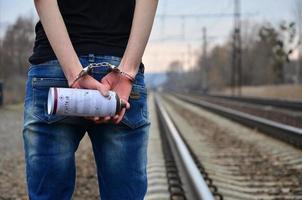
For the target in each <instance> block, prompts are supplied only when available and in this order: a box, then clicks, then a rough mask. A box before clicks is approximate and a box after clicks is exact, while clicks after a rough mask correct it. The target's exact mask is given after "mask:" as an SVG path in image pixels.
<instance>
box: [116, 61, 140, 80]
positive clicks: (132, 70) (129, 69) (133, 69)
mask: <svg viewBox="0 0 302 200" xmlns="http://www.w3.org/2000/svg"><path fill="white" fill-rule="evenodd" d="M138 66H139V65H136V64H131V65H126V64H122V63H121V64H120V65H119V67H118V68H119V69H120V71H122V72H125V73H126V74H128V75H130V76H131V77H133V78H135V76H136V74H137V72H138Z"/></svg>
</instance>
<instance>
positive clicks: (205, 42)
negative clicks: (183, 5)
mask: <svg viewBox="0 0 302 200" xmlns="http://www.w3.org/2000/svg"><path fill="white" fill-rule="evenodd" d="M202 38H203V45H202V62H201V63H202V64H201V82H202V83H201V87H202V92H203V93H207V92H208V63H207V62H208V61H207V57H208V56H207V48H208V40H207V28H206V27H203V28H202Z"/></svg>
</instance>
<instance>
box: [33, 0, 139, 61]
mask: <svg viewBox="0 0 302 200" xmlns="http://www.w3.org/2000/svg"><path fill="white" fill-rule="evenodd" d="M58 5H59V9H60V12H61V14H62V16H63V19H64V22H65V25H66V27H67V31H68V34H69V36H70V39H71V42H72V44H73V47H74V49H75V50H76V53H77V55H78V56H80V55H87V54H89V53H93V54H96V55H112V56H118V57H122V56H123V54H124V51H125V48H126V45H127V42H128V39H129V34H130V29H131V25H132V19H133V14H134V7H135V0H58ZM35 32H36V39H35V44H34V49H33V54H32V55H31V56H30V58H29V62H30V63H32V64H39V63H42V62H46V61H48V60H52V59H56V56H55V54H54V52H53V50H52V48H51V46H50V43H49V41H48V39H47V37H46V34H45V32H44V29H43V26H42V24H41V22H40V21H39V22H38V23H37V24H36V26H35Z"/></svg>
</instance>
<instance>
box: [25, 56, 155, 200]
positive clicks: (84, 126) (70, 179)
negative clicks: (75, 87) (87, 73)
mask: <svg viewBox="0 0 302 200" xmlns="http://www.w3.org/2000/svg"><path fill="white" fill-rule="evenodd" d="M79 59H80V61H81V63H82V65H83V66H87V65H88V64H89V63H98V62H109V63H111V64H114V65H117V66H118V64H119V62H120V58H118V57H113V56H94V55H93V54H92V55H89V56H80V57H79ZM108 72H109V68H108V67H106V66H105V67H99V68H96V69H94V70H93V74H92V76H93V77H94V78H95V79H97V80H100V79H101V78H102V77H104V76H105V75H106V74H107V73H108ZM49 87H68V83H67V80H66V78H65V76H64V73H63V71H62V69H61V66H60V65H59V63H58V61H57V60H51V61H48V62H45V63H42V64H38V65H31V66H30V68H29V69H28V77H27V82H26V95H25V100H24V127H23V139H24V150H25V161H26V180H27V188H28V195H29V198H30V199H31V200H36V199H38V200H44V199H51V200H69V199H71V198H72V194H73V191H74V187H75V175H76V172H75V170H76V168H75V151H76V150H77V148H78V145H79V143H80V141H81V139H82V138H83V136H84V135H85V132H87V133H88V135H89V137H90V140H91V142H92V147H93V152H94V156H95V162H96V166H97V175H98V183H99V190H100V194H101V199H102V200H128V199H129V200H142V199H143V198H144V196H145V194H146V190H147V174H146V165H147V143H148V133H149V127H150V121H149V112H148V108H147V89H146V86H145V83H144V72H143V71H142V70H140V71H139V72H138V74H137V75H136V77H135V82H134V84H133V87H132V93H133V94H134V95H130V98H129V103H130V105H131V108H130V109H129V110H127V111H126V113H125V115H124V118H123V120H122V121H121V123H119V124H117V125H116V124H113V123H106V124H94V122H92V121H90V120H87V119H85V118H83V117H75V116H56V115H48V114H47V95H48V90H49Z"/></svg>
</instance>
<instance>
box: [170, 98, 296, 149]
mask: <svg viewBox="0 0 302 200" xmlns="http://www.w3.org/2000/svg"><path fill="white" fill-rule="evenodd" d="M174 95H175V96H176V97H178V98H180V99H182V100H184V101H186V102H189V103H191V104H194V105H197V106H199V107H203V108H205V109H207V110H210V111H212V112H215V113H218V114H220V115H222V116H225V117H227V118H229V119H232V120H234V121H237V122H240V123H242V124H244V125H247V126H249V127H252V128H257V129H258V130H260V131H263V132H264V133H266V134H268V135H270V136H272V137H274V138H278V139H280V140H282V141H285V142H288V143H290V144H292V145H295V146H296V147H299V148H302V129H301V128H297V127H293V126H290V125H287V124H283V123H279V122H277V121H273V120H270V119H266V118H263V117H259V116H256V115H251V114H249V113H244V112H241V111H238V110H234V109H230V108H227V107H225V106H221V105H217V104H214V103H210V102H208V101H204V100H202V99H198V98H193V97H189V96H185V95H181V94H174Z"/></svg>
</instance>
